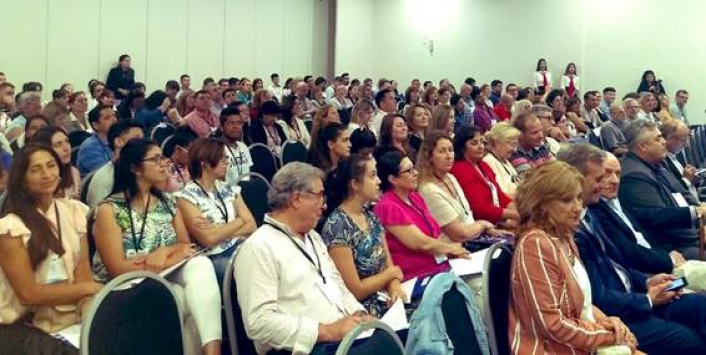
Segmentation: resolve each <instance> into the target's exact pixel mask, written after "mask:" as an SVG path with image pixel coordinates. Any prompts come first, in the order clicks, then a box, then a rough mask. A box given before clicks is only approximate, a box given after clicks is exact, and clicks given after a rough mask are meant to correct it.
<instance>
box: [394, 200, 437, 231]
mask: <svg viewBox="0 0 706 355" xmlns="http://www.w3.org/2000/svg"><path fill="white" fill-rule="evenodd" d="M395 196H397V198H398V199H399V200H400V201H402V203H403V204H404V205H405V206H407V207H409V208H411V209H412V210H414V213H416V214H418V215H419V216H420V217H422V220H424V224H426V225H427V228H429V236H430V237H434V227H432V225H431V222H430V221H429V218H427V215H426V214H424V211H422V210H421V209H420V208H419V207H417V206H416V205H415V204H414V203H411V200H410V203H407V202H405V201H404V200H403V199H402V198H400V196H398V195H397V194H395Z"/></svg>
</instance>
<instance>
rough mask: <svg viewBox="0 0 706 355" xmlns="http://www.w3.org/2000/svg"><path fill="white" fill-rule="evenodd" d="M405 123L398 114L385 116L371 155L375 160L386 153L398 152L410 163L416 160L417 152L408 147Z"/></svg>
mask: <svg viewBox="0 0 706 355" xmlns="http://www.w3.org/2000/svg"><path fill="white" fill-rule="evenodd" d="M407 132H408V128H407V122H406V121H405V119H404V117H402V116H401V115H398V114H394V115H387V116H385V118H384V119H383V120H382V125H381V126H380V135H379V136H378V146H377V148H375V152H374V153H373V155H374V156H375V160H378V161H379V159H380V157H381V156H383V155H384V154H385V153H387V152H393V151H395V152H400V153H401V154H403V155H406V156H407V157H409V158H410V159H411V160H412V161H416V160H417V152H416V151H415V150H413V148H412V147H411V146H410V145H409V139H408V135H407Z"/></svg>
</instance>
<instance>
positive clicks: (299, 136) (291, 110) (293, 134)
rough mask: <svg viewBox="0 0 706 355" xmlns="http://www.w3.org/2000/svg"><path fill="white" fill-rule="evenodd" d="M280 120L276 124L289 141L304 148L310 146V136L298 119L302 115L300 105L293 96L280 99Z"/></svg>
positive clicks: (302, 122) (297, 99)
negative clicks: (298, 143)
mask: <svg viewBox="0 0 706 355" xmlns="http://www.w3.org/2000/svg"><path fill="white" fill-rule="evenodd" d="M281 102H282V119H280V120H279V121H277V123H278V124H279V125H280V126H282V130H284V135H285V136H286V137H287V140H289V141H300V142H302V144H304V146H305V147H308V146H310V145H311V135H310V134H309V130H308V129H307V128H306V124H304V121H302V119H301V118H299V115H301V113H302V105H301V102H299V98H297V97H296V96H295V95H287V96H284V97H282V99H281Z"/></svg>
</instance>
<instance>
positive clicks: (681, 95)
mask: <svg viewBox="0 0 706 355" xmlns="http://www.w3.org/2000/svg"><path fill="white" fill-rule="evenodd" d="M687 101H689V93H688V92H687V91H686V90H677V93H676V95H674V102H673V103H672V104H671V105H670V106H669V111H671V113H672V116H673V117H674V118H676V119H678V120H681V121H684V123H686V125H687V126H688V125H689V120H688V119H687V114H686V103H687Z"/></svg>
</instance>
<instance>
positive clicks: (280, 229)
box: [265, 222, 326, 284]
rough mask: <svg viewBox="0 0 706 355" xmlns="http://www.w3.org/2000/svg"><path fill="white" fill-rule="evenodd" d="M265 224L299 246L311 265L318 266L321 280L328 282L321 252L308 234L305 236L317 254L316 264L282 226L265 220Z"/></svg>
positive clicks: (317, 269)
mask: <svg viewBox="0 0 706 355" xmlns="http://www.w3.org/2000/svg"><path fill="white" fill-rule="evenodd" d="M265 224H267V225H269V226H270V227H272V228H274V229H276V230H278V231H279V232H280V233H282V234H284V235H286V236H287V237H288V238H289V240H290V241H292V243H293V244H294V246H295V247H297V249H299V251H300V252H301V253H302V254H303V255H304V257H306V259H307V260H309V262H310V263H311V265H314V267H315V268H316V271H317V272H318V273H319V276H320V277H321V280H322V281H323V282H324V284H325V283H326V278H325V277H324V272H323V271H322V270H321V260H319V254H318V253H317V252H316V247H315V246H314V242H313V241H312V240H311V238H309V235H308V234H307V235H306V236H305V238H306V239H308V240H309V243H311V249H314V255H315V256H316V264H314V259H312V258H311V256H310V255H309V253H307V252H306V251H305V250H304V249H302V247H300V246H299V244H297V242H296V241H294V238H292V236H290V235H289V233H287V232H286V231H285V230H284V229H282V228H281V227H279V226H276V225H274V224H272V223H270V222H265Z"/></svg>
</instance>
